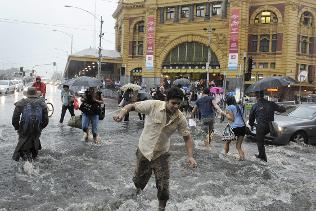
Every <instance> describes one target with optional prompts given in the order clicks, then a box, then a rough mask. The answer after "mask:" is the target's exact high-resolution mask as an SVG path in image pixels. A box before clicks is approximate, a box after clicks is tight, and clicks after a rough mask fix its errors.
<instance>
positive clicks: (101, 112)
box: [99, 105, 105, 120]
mask: <svg viewBox="0 0 316 211" xmlns="http://www.w3.org/2000/svg"><path fill="white" fill-rule="evenodd" d="M104 117H105V105H103V106H101V107H100V112H99V120H103V119H104Z"/></svg>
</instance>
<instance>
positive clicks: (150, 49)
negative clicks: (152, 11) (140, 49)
mask: <svg viewBox="0 0 316 211" xmlns="http://www.w3.org/2000/svg"><path fill="white" fill-rule="evenodd" d="M146 30H147V39H146V40H147V50H146V69H147V70H153V69H154V47H155V18H154V16H148V17H147V27H146Z"/></svg>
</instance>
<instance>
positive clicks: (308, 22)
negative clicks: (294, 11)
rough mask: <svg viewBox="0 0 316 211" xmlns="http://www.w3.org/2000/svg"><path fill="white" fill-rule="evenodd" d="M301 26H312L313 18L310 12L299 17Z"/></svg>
mask: <svg viewBox="0 0 316 211" xmlns="http://www.w3.org/2000/svg"><path fill="white" fill-rule="evenodd" d="M301 24H303V25H304V26H312V25H313V16H312V14H311V13H310V12H304V13H303V14H302V17H301Z"/></svg>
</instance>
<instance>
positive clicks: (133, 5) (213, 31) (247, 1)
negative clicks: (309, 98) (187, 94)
mask: <svg viewBox="0 0 316 211" xmlns="http://www.w3.org/2000/svg"><path fill="white" fill-rule="evenodd" d="M113 17H114V18H115V19H116V25H115V33H116V35H115V36H116V49H115V50H116V51H117V52H119V53H120V55H121V61H122V68H121V71H120V75H121V81H122V82H125V83H126V82H130V81H131V82H135V81H137V82H139V83H146V84H147V85H150V86H153V85H159V84H160V83H161V81H163V80H165V79H174V78H179V77H188V78H190V79H192V80H200V79H206V74H207V72H209V77H210V80H214V81H215V82H217V83H218V84H220V83H221V82H222V81H223V78H224V77H226V78H227V81H228V84H227V85H228V87H231V88H232V87H233V86H235V85H236V84H237V81H239V77H240V76H241V75H242V74H243V72H244V70H247V68H248V67H247V66H248V65H247V61H248V58H250V57H251V58H253V63H252V67H253V70H252V77H251V81H248V82H247V83H248V84H250V83H254V82H255V81H256V80H259V79H261V78H263V77H268V76H276V75H280V76H285V75H286V76H290V77H292V78H295V79H298V75H299V74H300V72H301V71H306V72H307V78H306V80H305V81H304V82H302V86H303V87H304V88H303V89H304V90H306V89H307V90H315V87H316V82H315V79H316V78H315V66H316V24H315V23H316V1H315V0H266V1H262V0H223V1H219V0H194V1H183V0H172V1H171V0H121V1H120V2H119V3H118V6H117V9H116V10H115V12H114V13H113ZM209 49H211V53H209V52H208V51H209ZM208 61H211V62H210V64H209V65H207V64H206V63H207V62H208ZM208 68H209V69H208Z"/></svg>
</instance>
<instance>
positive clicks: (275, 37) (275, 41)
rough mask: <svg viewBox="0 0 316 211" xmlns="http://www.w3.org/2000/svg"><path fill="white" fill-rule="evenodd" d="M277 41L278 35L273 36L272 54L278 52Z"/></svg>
mask: <svg viewBox="0 0 316 211" xmlns="http://www.w3.org/2000/svg"><path fill="white" fill-rule="evenodd" d="M277 40H278V35H276V34H272V46H271V47H272V49H271V51H272V52H276V50H277Z"/></svg>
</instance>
